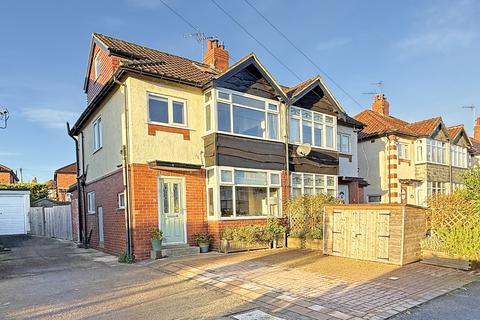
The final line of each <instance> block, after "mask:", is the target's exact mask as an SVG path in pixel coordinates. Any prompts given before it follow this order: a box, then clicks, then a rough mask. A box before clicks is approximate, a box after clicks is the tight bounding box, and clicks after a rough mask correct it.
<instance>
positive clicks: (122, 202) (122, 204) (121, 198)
mask: <svg viewBox="0 0 480 320" xmlns="http://www.w3.org/2000/svg"><path fill="white" fill-rule="evenodd" d="M117 203H118V208H119V209H125V192H120V193H119V194H118V196H117Z"/></svg>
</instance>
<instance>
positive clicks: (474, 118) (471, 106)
mask: <svg viewBox="0 0 480 320" xmlns="http://www.w3.org/2000/svg"><path fill="white" fill-rule="evenodd" d="M462 109H470V111H471V112H472V114H473V125H475V121H476V118H477V108H476V107H475V105H474V104H471V105H469V106H462Z"/></svg>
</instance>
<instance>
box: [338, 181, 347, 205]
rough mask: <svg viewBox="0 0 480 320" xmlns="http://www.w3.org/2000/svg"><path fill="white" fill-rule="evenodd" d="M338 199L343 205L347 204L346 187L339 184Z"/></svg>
mask: <svg viewBox="0 0 480 320" xmlns="http://www.w3.org/2000/svg"><path fill="white" fill-rule="evenodd" d="M338 197H339V198H340V199H341V200H342V202H343V203H345V204H348V203H349V201H348V185H346V184H339V185H338Z"/></svg>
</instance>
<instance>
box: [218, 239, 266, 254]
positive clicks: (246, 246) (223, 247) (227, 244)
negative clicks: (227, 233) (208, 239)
mask: <svg viewBox="0 0 480 320" xmlns="http://www.w3.org/2000/svg"><path fill="white" fill-rule="evenodd" d="M271 246H272V244H271V241H265V242H254V243H250V242H246V241H238V240H226V239H222V240H221V242H220V251H221V252H223V253H231V252H241V251H250V250H260V249H270V248H271Z"/></svg>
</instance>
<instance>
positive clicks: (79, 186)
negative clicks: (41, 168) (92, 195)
mask: <svg viewBox="0 0 480 320" xmlns="http://www.w3.org/2000/svg"><path fill="white" fill-rule="evenodd" d="M67 134H68V135H69V136H70V137H71V138H72V139H73V141H75V159H76V162H77V193H78V199H77V203H78V237H79V240H80V242H82V241H83V240H84V239H83V238H84V237H83V236H82V228H83V226H82V224H83V218H82V212H83V203H82V197H81V193H80V190H81V182H80V165H79V158H80V156H79V152H80V148H79V146H78V138H77V137H75V136H74V135H73V133H72V132H71V131H70V123H68V122H67Z"/></svg>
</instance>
